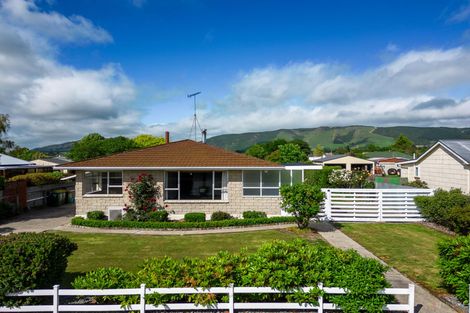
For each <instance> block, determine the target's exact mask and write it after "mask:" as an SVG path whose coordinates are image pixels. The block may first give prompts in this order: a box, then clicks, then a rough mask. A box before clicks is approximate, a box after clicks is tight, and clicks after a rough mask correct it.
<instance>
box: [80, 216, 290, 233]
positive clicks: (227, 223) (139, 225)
mask: <svg viewBox="0 0 470 313" xmlns="http://www.w3.org/2000/svg"><path fill="white" fill-rule="evenodd" d="M71 223H72V225H75V226H86V227H96V228H122V229H160V230H176V229H186V230H194V229H211V228H226V227H231V228H232V227H248V226H259V225H275V224H292V223H295V218H294V217H291V216H276V217H266V218H247V219H229V220H222V221H205V222H180V221H177V222H150V221H147V222H139V221H125V220H121V221H106V220H92V219H84V218H83V217H74V218H72V221H71Z"/></svg>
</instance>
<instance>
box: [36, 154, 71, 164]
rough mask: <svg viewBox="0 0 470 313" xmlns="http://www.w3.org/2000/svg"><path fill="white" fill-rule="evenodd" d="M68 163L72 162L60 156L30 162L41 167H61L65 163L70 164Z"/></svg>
mask: <svg viewBox="0 0 470 313" xmlns="http://www.w3.org/2000/svg"><path fill="white" fill-rule="evenodd" d="M70 162H72V160H70V159H67V158H65V157H62V156H56V157H51V158H42V159H36V160H32V161H31V163H34V164H36V165H43V166H57V165H62V164H65V163H70Z"/></svg>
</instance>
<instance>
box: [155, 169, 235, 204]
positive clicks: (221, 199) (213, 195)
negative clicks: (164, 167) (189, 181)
mask: <svg viewBox="0 0 470 313" xmlns="http://www.w3.org/2000/svg"><path fill="white" fill-rule="evenodd" d="M174 172H177V173H178V184H177V187H176V188H175V187H170V188H168V187H167V182H168V173H174ZM181 172H187V173H193V172H206V173H212V186H211V187H212V199H181ZM216 172H220V173H221V174H222V177H221V184H220V187H215V173H216ZM224 172H226V171H215V170H212V171H165V175H164V182H163V187H164V193H163V195H164V201H178V202H188V201H190V202H192V201H199V202H207V201H211V202H212V201H216V202H217V201H219V202H220V201H224V202H226V201H227V200H228V199H224V193H227V186H224ZM226 175H227V182H228V172H226ZM172 190H173V191H175V190H177V191H178V199H168V195H167V191H172ZM215 191H220V199H215Z"/></svg>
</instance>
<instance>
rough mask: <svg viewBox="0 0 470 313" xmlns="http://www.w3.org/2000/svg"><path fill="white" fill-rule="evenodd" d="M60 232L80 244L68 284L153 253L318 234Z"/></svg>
mask: <svg viewBox="0 0 470 313" xmlns="http://www.w3.org/2000/svg"><path fill="white" fill-rule="evenodd" d="M58 233H60V234H62V235H64V236H66V237H68V238H70V239H71V240H72V241H73V242H75V243H77V244H78V250H76V251H75V252H74V253H73V255H72V256H71V257H70V258H69V259H68V261H69V264H68V267H67V277H66V279H65V284H66V285H68V283H69V282H70V280H71V279H73V277H75V276H76V275H79V274H81V273H84V272H87V271H91V270H93V269H96V268H99V267H109V266H118V267H121V268H123V269H125V270H130V271H135V270H137V268H138V265H139V264H141V263H142V260H144V259H146V258H150V257H162V256H165V255H167V256H170V257H174V258H182V257H185V256H187V257H207V256H210V255H214V254H216V253H217V252H218V251H220V250H228V251H232V252H236V251H239V250H240V249H241V248H242V247H247V248H248V250H249V251H254V250H256V249H257V248H258V247H259V246H260V245H261V244H263V243H264V242H268V241H272V240H275V239H283V240H292V239H295V238H298V237H305V238H308V239H317V237H318V236H317V235H316V234H312V233H307V231H296V230H293V229H292V230H290V231H288V230H266V231H256V232H244V233H228V234H208V235H184V236H149V235H124V234H88V233H71V232H58Z"/></svg>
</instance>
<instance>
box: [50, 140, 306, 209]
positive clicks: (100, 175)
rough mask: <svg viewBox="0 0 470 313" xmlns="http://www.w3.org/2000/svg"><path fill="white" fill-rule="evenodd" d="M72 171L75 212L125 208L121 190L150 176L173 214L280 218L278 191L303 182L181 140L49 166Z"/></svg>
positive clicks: (299, 174)
mask: <svg viewBox="0 0 470 313" xmlns="http://www.w3.org/2000/svg"><path fill="white" fill-rule="evenodd" d="M55 168H56V169H60V170H69V171H75V174H76V181H75V203H76V214H77V215H85V214H86V213H87V212H89V211H94V210H102V211H105V212H106V211H107V209H108V208H110V207H112V208H116V207H124V205H125V204H130V201H129V198H128V195H127V193H126V192H125V189H126V186H127V185H128V184H129V183H130V182H131V181H132V180H133V179H135V178H136V177H137V176H138V175H139V174H141V173H147V174H151V175H152V176H153V177H154V179H155V180H156V182H157V185H158V186H159V187H160V190H161V199H160V200H159V201H160V204H161V205H163V206H164V207H165V208H166V209H167V210H169V211H170V212H172V213H174V214H175V215H176V216H181V215H183V214H185V213H188V212H204V213H206V214H211V213H213V212H215V211H224V212H228V213H230V214H232V215H241V214H242V213H243V212H244V211H249V210H257V211H264V212H266V213H267V214H268V215H280V214H281V209H280V200H281V199H280V196H279V187H280V186H281V184H294V183H297V182H301V181H302V180H303V176H304V175H303V171H304V169H303V168H302V167H301V166H290V167H289V168H286V167H285V166H283V165H281V164H278V163H273V162H269V161H265V160H261V159H257V158H254V157H251V156H247V155H244V154H240V153H235V152H231V151H226V150H224V149H222V148H218V147H214V146H211V145H209V144H205V143H200V142H195V141H192V140H182V141H176V142H171V143H169V142H167V143H166V144H163V145H159V146H154V147H149V148H144V149H138V150H132V151H127V152H122V153H117V154H114V155H110V156H105V157H100V158H95V159H90V160H86V161H78V162H71V163H67V164H63V165H60V166H57V167H55Z"/></svg>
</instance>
